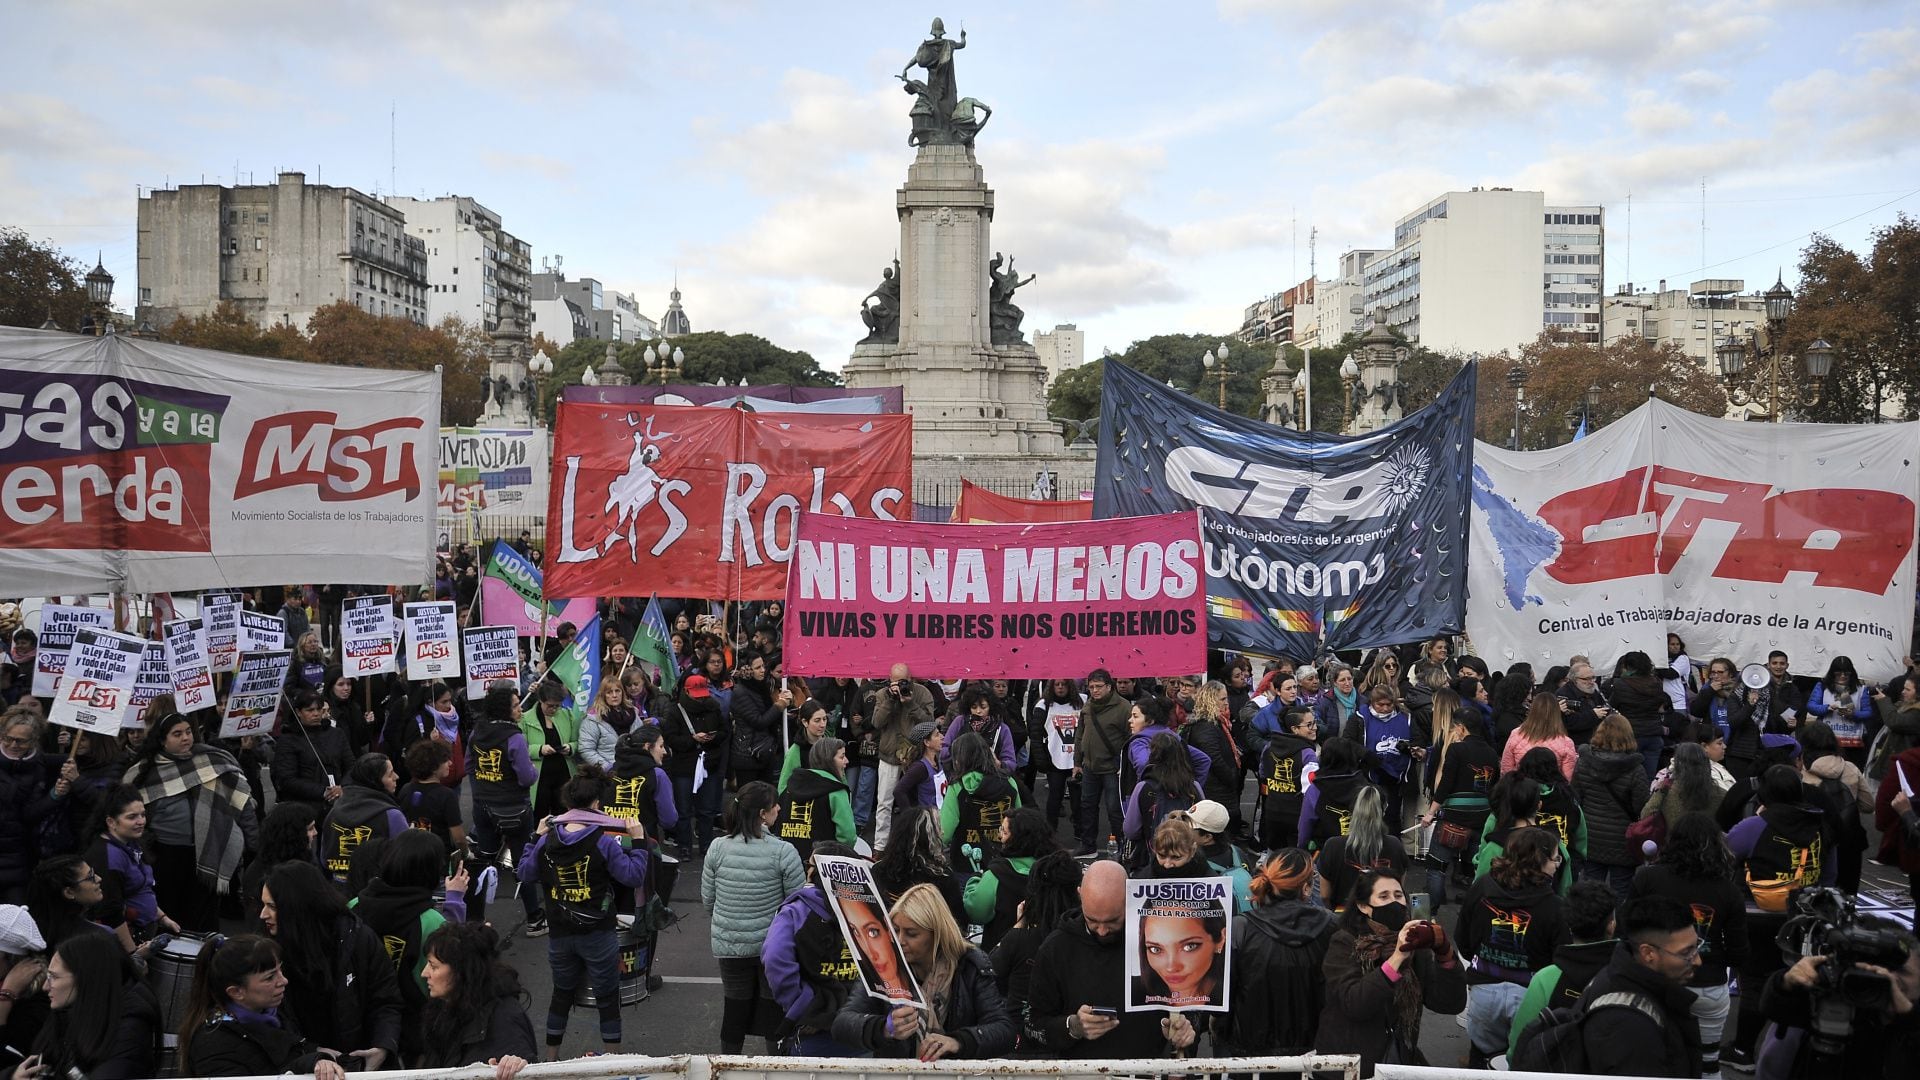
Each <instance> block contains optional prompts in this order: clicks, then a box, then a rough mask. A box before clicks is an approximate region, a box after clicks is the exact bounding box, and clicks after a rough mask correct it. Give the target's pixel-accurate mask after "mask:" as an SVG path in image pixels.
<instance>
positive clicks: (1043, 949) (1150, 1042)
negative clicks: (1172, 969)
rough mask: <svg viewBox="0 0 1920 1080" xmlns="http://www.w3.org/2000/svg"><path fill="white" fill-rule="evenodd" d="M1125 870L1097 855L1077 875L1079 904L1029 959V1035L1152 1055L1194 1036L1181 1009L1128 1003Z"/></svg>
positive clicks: (1071, 1046)
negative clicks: (1138, 1008) (1131, 1008)
mask: <svg viewBox="0 0 1920 1080" xmlns="http://www.w3.org/2000/svg"><path fill="white" fill-rule="evenodd" d="M1126 905H1127V872H1126V870H1125V869H1124V868H1123V867H1121V865H1120V864H1119V863H1117V862H1113V861H1111V860H1102V861H1100V862H1096V863H1094V864H1093V865H1092V866H1090V867H1088V868H1087V873H1086V877H1084V878H1083V879H1081V882H1080V908H1079V910H1077V911H1070V912H1068V913H1067V915H1066V917H1065V918H1064V919H1062V920H1061V921H1060V928H1059V929H1057V930H1055V931H1054V932H1053V933H1052V934H1049V935H1048V936H1047V940H1046V941H1044V942H1042V943H1041V945H1040V951H1039V953H1038V954H1036V955H1035V956H1034V959H1033V983H1032V985H1030V986H1029V987H1028V990H1027V1015H1026V1030H1027V1037H1028V1038H1029V1039H1033V1040H1035V1041H1037V1042H1042V1043H1045V1044H1046V1045H1047V1047H1049V1048H1050V1049H1052V1050H1053V1051H1054V1052H1055V1053H1057V1054H1059V1055H1060V1056H1062V1057H1069V1058H1096V1059H1097V1058H1157V1057H1165V1056H1168V1055H1167V1051H1168V1048H1169V1047H1170V1046H1171V1047H1172V1048H1174V1049H1186V1048H1188V1047H1191V1046H1192V1045H1193V1042H1194V1029H1193V1024H1192V1023H1191V1022H1189V1021H1188V1020H1187V1018H1186V1017H1185V1016H1183V1015H1181V1014H1180V1013H1174V1014H1173V1015H1171V1016H1168V1015H1167V1014H1166V1013H1165V1012H1164V1011H1161V1010H1153V1011H1148V1012H1127V1011H1126V996H1125V995H1126V987H1127V979H1126V964H1127V959H1126V913H1127V910H1126Z"/></svg>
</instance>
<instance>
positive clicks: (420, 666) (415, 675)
mask: <svg viewBox="0 0 1920 1080" xmlns="http://www.w3.org/2000/svg"><path fill="white" fill-rule="evenodd" d="M405 610H406V619H407V678H408V679H409V680H412V681H416V682H417V681H419V680H421V679H451V678H454V677H456V676H458V675H459V674H460V643H459V641H458V640H456V637H455V635H456V634H457V633H458V628H459V625H460V622H459V619H458V617H457V616H456V615H455V614H454V608H453V601H451V600H433V601H428V602H426V603H420V604H408V605H407V606H406V609H405Z"/></svg>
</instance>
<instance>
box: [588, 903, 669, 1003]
mask: <svg viewBox="0 0 1920 1080" xmlns="http://www.w3.org/2000/svg"><path fill="white" fill-rule="evenodd" d="M617 918H618V920H619V925H620V931H619V937H618V941H619V945H620V1004H622V1005H638V1004H640V1003H641V1002H643V1001H645V1000H647V968H648V967H650V966H651V964H650V963H649V961H650V960H651V959H652V957H651V952H652V944H653V942H652V939H651V937H650V936H643V935H642V934H641V933H640V932H639V931H638V930H635V929H634V928H633V916H631V915H620V916H617ZM573 1007H574V1008H576V1009H598V1008H599V1007H600V999H599V998H597V997H595V996H594V993H593V987H591V986H583V987H581V988H580V992H579V993H578V994H577V995H575V997H574V999H573Z"/></svg>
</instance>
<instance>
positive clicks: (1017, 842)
mask: <svg viewBox="0 0 1920 1080" xmlns="http://www.w3.org/2000/svg"><path fill="white" fill-rule="evenodd" d="M996 839H997V840H998V843H997V844H996V845H995V847H994V850H993V851H992V853H991V854H989V855H988V856H987V857H986V859H985V868H984V871H983V872H982V873H981V874H980V875H979V876H978V877H975V878H973V879H972V880H970V881H968V882H967V886H966V890H965V893H964V895H963V902H964V904H965V906H966V913H967V918H968V919H969V920H970V921H972V922H974V923H975V924H978V925H979V926H982V927H984V928H985V931H984V932H983V933H982V934H981V937H980V947H981V948H982V949H985V950H988V951H989V952H991V951H992V950H993V948H994V947H995V946H997V945H999V944H1000V941H1001V939H1002V938H1004V937H1006V936H1007V933H1008V932H1009V931H1011V930H1012V929H1013V927H1014V924H1015V923H1016V922H1018V921H1019V912H1020V904H1021V902H1022V901H1023V900H1025V899H1026V896H1027V879H1028V877H1029V875H1031V874H1032V872H1033V864H1034V863H1036V862H1038V861H1040V859H1042V858H1044V857H1046V856H1047V855H1048V854H1050V853H1052V852H1055V851H1058V850H1060V843H1059V841H1057V840H1055V839H1054V837H1053V830H1052V828H1051V827H1049V826H1048V824H1047V819H1046V816H1045V815H1043V814H1041V813H1040V811H1038V810H1036V809H1034V808H1033V807H1030V806H1027V807H1021V808H1020V809H1018V810H1015V811H1014V812H1013V813H1011V814H1008V815H1007V816H1005V817H1004V818H1001V819H1000V831H999V836H998V837H997V838H996Z"/></svg>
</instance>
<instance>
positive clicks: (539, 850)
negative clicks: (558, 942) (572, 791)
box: [516, 810, 647, 937]
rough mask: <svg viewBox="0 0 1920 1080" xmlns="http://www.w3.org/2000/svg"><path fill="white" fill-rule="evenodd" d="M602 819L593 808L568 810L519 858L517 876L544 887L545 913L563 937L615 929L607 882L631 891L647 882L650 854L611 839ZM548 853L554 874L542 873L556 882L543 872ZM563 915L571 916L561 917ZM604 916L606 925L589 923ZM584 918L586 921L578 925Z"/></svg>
mask: <svg viewBox="0 0 1920 1080" xmlns="http://www.w3.org/2000/svg"><path fill="white" fill-rule="evenodd" d="M601 817H602V815H600V814H596V813H594V812H593V811H591V810H569V811H567V812H566V813H564V814H559V815H556V816H555V817H554V818H553V823H552V825H551V826H550V827H549V828H548V829H547V831H546V832H545V833H544V834H542V835H541V837H540V839H539V840H538V841H536V842H534V843H532V844H529V845H527V850H526V854H524V855H522V856H520V865H519V867H518V868H517V869H516V873H517V874H518V876H519V878H520V880H521V881H522V882H523V883H525V884H528V885H532V884H534V883H536V882H539V883H541V887H542V891H543V892H544V893H545V896H544V900H545V901H546V906H547V910H548V912H549V914H550V915H551V916H555V917H551V918H550V919H549V922H550V923H551V924H552V927H553V933H555V934H557V935H560V936H562V937H564V936H566V935H568V934H572V933H589V932H593V931H595V930H601V929H604V930H608V931H611V930H612V929H613V919H612V917H611V908H612V903H613V896H612V889H611V888H609V887H607V883H608V881H609V880H610V881H612V882H614V883H617V884H620V885H625V886H626V887H627V888H629V889H638V888H640V887H641V886H642V885H644V884H646V880H647V853H646V851H644V850H640V849H631V848H628V847H627V846H626V845H625V844H623V843H622V842H621V841H619V840H617V839H615V838H613V837H611V836H609V835H607V833H606V832H605V831H604V826H603V825H602V824H601V823H600V818H601ZM549 850H551V851H552V852H553V853H554V860H555V864H556V865H555V867H554V869H553V871H552V873H550V874H547V875H544V876H545V877H548V878H552V879H553V880H552V881H545V880H543V875H542V873H541V870H542V863H543V860H544V856H545V854H546V853H547V852H548V851H549ZM583 862H584V865H582V863H583ZM556 893H558V894H562V895H556ZM561 911H566V912H568V915H567V916H565V917H558V916H559V913H560V912H561ZM600 914H606V915H607V918H606V921H605V925H604V926H599V925H588V923H591V922H594V921H596V919H595V918H594V917H595V916H597V915H600ZM582 915H584V916H587V917H588V918H586V919H584V920H580V921H579V922H578V923H576V920H578V919H579V917H580V916H582Z"/></svg>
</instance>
